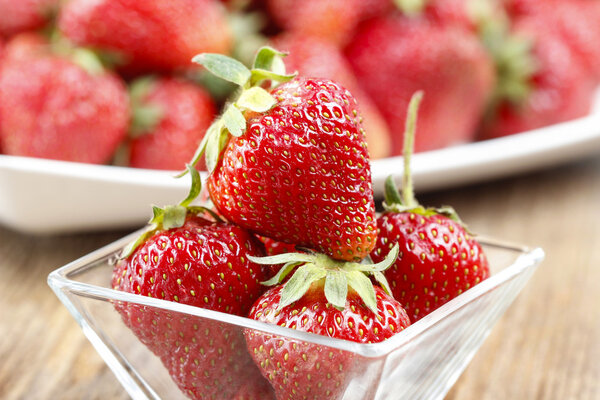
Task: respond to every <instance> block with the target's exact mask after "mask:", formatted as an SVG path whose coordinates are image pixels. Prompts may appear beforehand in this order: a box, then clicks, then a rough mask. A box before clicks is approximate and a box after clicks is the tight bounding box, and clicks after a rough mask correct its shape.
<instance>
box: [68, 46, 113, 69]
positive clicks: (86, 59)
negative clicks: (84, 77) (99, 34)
mask: <svg viewBox="0 0 600 400" xmlns="http://www.w3.org/2000/svg"><path fill="white" fill-rule="evenodd" d="M71 60H72V61H73V62H74V63H75V64H77V65H79V66H80V67H81V68H83V69H84V70H85V71H86V72H87V73H88V74H90V75H100V74H102V73H104V71H105V69H104V66H103V65H102V62H101V61H100V58H98V55H97V54H96V53H94V52H93V51H92V50H89V49H84V48H82V47H78V48H76V49H73V50H72V51H71Z"/></svg>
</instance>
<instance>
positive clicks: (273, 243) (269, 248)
mask: <svg viewBox="0 0 600 400" xmlns="http://www.w3.org/2000/svg"><path fill="white" fill-rule="evenodd" d="M259 240H260V241H261V242H263V244H264V245H265V250H266V252H267V255H269V256H276V255H277V254H285V253H294V252H295V251H297V249H296V245H294V244H291V243H284V242H278V241H277V240H273V239H271V238H268V237H259Z"/></svg>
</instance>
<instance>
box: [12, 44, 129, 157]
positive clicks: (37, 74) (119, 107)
mask: <svg viewBox="0 0 600 400" xmlns="http://www.w3.org/2000/svg"><path fill="white" fill-rule="evenodd" d="M33 47H34V48H37V47H36V46H33ZM38 50H39V49H38ZM28 52H29V50H24V51H23V52H21V55H20V56H10V55H9V56H7V58H8V59H7V60H5V62H4V63H3V66H2V70H1V72H0V108H1V112H2V121H1V125H0V141H1V142H2V145H1V147H2V149H3V151H4V152H6V153H7V154H12V155H21V156H31V157H42V158H51V159H58V160H66V161H79V162H89V163H104V162H107V161H108V160H109V159H110V158H111V157H112V155H113V153H114V151H115V150H116V148H117V146H118V145H119V143H120V142H121V141H122V140H123V138H124V137H125V134H126V130H127V126H128V124H129V103H128V99H127V92H126V89H125V85H124V83H123V82H122V81H121V80H120V79H119V78H118V77H117V76H116V75H114V74H112V73H110V72H107V71H103V70H101V69H98V68H97V66H96V65H95V64H92V66H93V68H88V69H84V68H83V67H81V66H80V65H78V64H76V63H74V62H72V61H70V60H68V59H66V58H62V57H58V56H54V55H51V54H36V55H35V56H34V55H33V54H30V53H28ZM9 53H10V54H13V55H14V54H16V53H19V51H18V50H16V49H15V47H12V50H10V52H9ZM27 54H30V55H27Z"/></svg>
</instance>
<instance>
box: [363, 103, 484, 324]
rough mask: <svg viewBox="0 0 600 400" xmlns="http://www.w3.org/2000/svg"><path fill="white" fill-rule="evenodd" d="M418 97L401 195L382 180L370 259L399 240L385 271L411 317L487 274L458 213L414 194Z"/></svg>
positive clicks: (409, 124)
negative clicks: (427, 204) (419, 199)
mask: <svg viewBox="0 0 600 400" xmlns="http://www.w3.org/2000/svg"><path fill="white" fill-rule="evenodd" d="M419 101H420V97H418V96H415V97H414V98H413V100H412V101H411V106H410V107H411V109H410V111H409V116H408V122H407V132H406V137H405V140H406V142H407V143H408V144H407V146H406V148H405V154H404V157H405V164H404V165H405V168H404V171H405V172H404V174H405V175H404V184H403V191H402V194H403V196H402V198H400V195H399V194H398V192H397V189H396V187H395V184H394V181H393V179H392V178H391V177H390V178H389V179H388V180H387V182H386V193H385V195H386V197H385V204H384V206H385V209H386V212H384V213H383V215H382V216H380V217H379V218H378V219H377V227H378V233H379V234H378V237H377V245H376V247H375V249H374V250H373V252H372V253H371V258H372V259H373V261H375V262H377V261H379V260H382V259H383V258H384V257H386V256H387V255H388V254H389V252H390V249H391V248H392V247H393V246H395V245H400V253H399V255H398V257H397V259H396V261H395V262H394V264H393V265H392V267H391V268H389V269H388V270H386V271H385V272H384V275H385V277H386V278H387V280H388V281H389V283H390V285H391V291H392V293H393V295H394V298H395V299H396V300H398V301H399V302H400V303H401V304H402V305H403V306H404V308H405V309H406V311H407V312H408V315H409V316H410V319H411V321H413V322H414V321H417V320H418V319H420V318H422V317H424V316H425V315H427V314H429V313H430V312H432V311H433V310H435V309H436V308H438V307H440V306H441V305H443V304H445V303H446V302H448V301H450V300H451V299H453V298H455V297H456V296H458V295H460V294H461V293H462V292H464V291H465V290H467V289H469V288H471V287H473V286H474V285H476V284H478V283H479V282H481V281H482V280H484V279H486V278H487V277H488V276H489V266H488V261H487V258H486V256H485V254H484V252H483V250H482V248H481V246H480V245H479V243H478V242H477V241H476V240H475V239H473V237H472V236H471V235H470V234H469V233H468V232H467V231H466V230H465V228H464V227H463V225H462V224H461V222H460V220H459V219H458V216H457V215H456V213H455V212H454V210H452V209H451V208H449V207H445V208H443V209H431V208H427V209H426V208H424V207H422V206H421V205H419V204H418V203H417V202H416V200H415V199H414V196H413V193H412V182H411V181H410V171H409V168H408V165H409V163H410V153H411V150H412V149H411V148H410V147H411V143H412V141H413V137H414V124H415V120H416V114H417V107H418V102H419Z"/></svg>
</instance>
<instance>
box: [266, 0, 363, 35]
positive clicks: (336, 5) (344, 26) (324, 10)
mask: <svg viewBox="0 0 600 400" xmlns="http://www.w3.org/2000/svg"><path fill="white" fill-rule="evenodd" d="M267 5H268V9H269V11H270V13H271V15H272V17H273V19H274V20H275V21H276V22H277V23H278V24H279V26H281V27H282V28H284V29H285V30H286V31H290V32H294V33H295V34H298V35H300V36H315V37H317V38H320V39H322V40H327V41H330V42H332V43H335V44H337V45H344V44H346V43H348V41H349V40H350V38H351V36H352V33H353V31H354V29H355V27H356V25H357V24H358V22H359V21H360V18H361V10H362V6H361V0H267Z"/></svg>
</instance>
